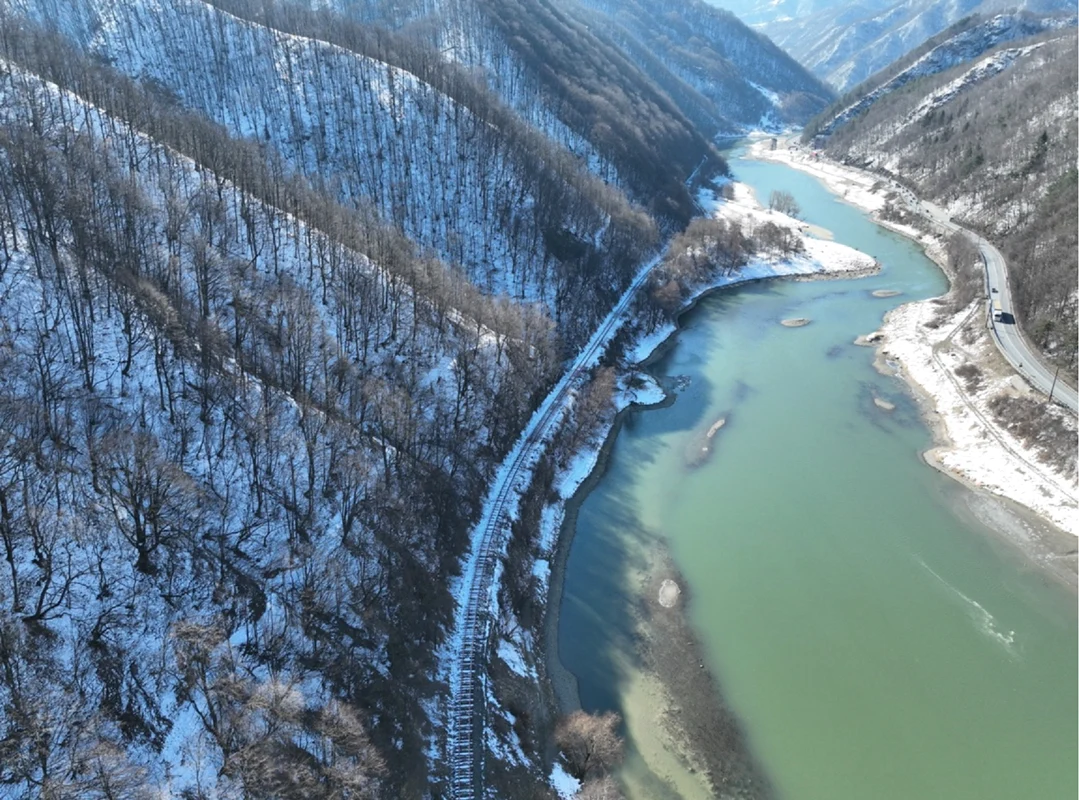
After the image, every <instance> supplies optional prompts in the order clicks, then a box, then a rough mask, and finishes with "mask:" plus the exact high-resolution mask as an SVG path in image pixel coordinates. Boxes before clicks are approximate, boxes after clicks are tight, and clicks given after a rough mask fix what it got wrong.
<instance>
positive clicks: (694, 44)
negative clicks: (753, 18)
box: [582, 0, 832, 134]
mask: <svg viewBox="0 0 1079 800" xmlns="http://www.w3.org/2000/svg"><path fill="white" fill-rule="evenodd" d="M582 5H584V6H585V7H586V8H588V9H590V10H592V11H593V15H592V17H591V19H592V20H593V23H594V24H595V25H596V26H597V27H598V28H601V29H603V30H604V31H605V33H606V35H608V36H610V37H611V38H612V39H613V40H615V41H616V42H618V43H619V45H621V46H622V47H623V48H625V49H626V51H627V52H629V53H630V54H631V55H632V56H633V57H634V60H635V61H636V62H637V63H638V64H639V65H640V66H641V68H642V69H643V70H644V71H645V72H647V73H648V74H649V75H650V76H651V77H652V78H653V79H654V80H655V81H656V82H657V83H659V84H660V85H662V86H664V88H666V89H667V91H668V93H669V94H670V95H671V97H673V98H674V99H675V100H676V101H677V102H679V104H680V105H681V106H682V107H683V110H684V111H685V112H686V113H687V114H688V115H689V116H690V117H691V118H693V119H694V121H695V122H697V124H698V125H700V126H701V127H704V128H705V129H707V130H709V131H717V132H719V133H721V134H731V133H739V132H743V131H745V130H747V129H752V128H758V127H764V128H770V127H774V126H777V125H784V124H800V123H803V122H805V121H806V119H808V118H809V117H810V116H812V115H813V114H814V113H816V111H818V110H819V109H820V108H822V107H823V105H824V104H825V103H827V102H828V101H829V100H830V99H831V96H832V93H831V91H830V90H829V89H828V88H827V87H826V86H824V85H823V84H822V83H821V82H820V81H819V80H817V79H816V78H814V77H813V76H812V75H810V74H809V73H808V72H807V71H806V70H805V69H804V68H803V67H802V66H801V65H800V64H798V63H797V62H796V61H795V60H794V59H792V58H791V57H790V56H788V55H787V54H786V53H785V52H783V51H782V50H781V49H780V48H779V47H777V46H776V45H774V44H773V43H772V42H771V41H770V40H769V39H767V38H766V37H764V36H762V35H760V34H758V33H757V32H755V31H753V30H751V29H750V28H748V27H746V26H745V25H744V24H743V23H742V22H740V21H739V20H738V19H737V18H736V17H735V16H734V15H732V14H729V13H726V12H724V11H721V10H719V9H716V8H715V7H713V6H710V5H708V4H707V3H704V2H701V0H688V1H687V2H683V3H680V4H679V5H678V6H677V7H676V8H672V7H671V6H670V5H669V4H667V3H663V2H658V0H582Z"/></svg>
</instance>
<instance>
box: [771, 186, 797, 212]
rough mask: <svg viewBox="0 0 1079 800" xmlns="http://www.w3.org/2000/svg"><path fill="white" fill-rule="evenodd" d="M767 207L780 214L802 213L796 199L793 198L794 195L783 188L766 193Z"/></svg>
mask: <svg viewBox="0 0 1079 800" xmlns="http://www.w3.org/2000/svg"><path fill="white" fill-rule="evenodd" d="M768 207H769V208H770V209H772V210H774V211H778V212H779V213H780V214H786V215H787V216H788V217H797V216H798V215H799V214H801V213H802V209H801V207H800V206H799V205H798V201H797V200H795V199H794V195H793V194H791V193H790V192H788V191H785V190H783V189H776V190H775V191H773V192H772V193H771V194H770V195H768Z"/></svg>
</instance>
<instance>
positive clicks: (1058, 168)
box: [821, 28, 1079, 368]
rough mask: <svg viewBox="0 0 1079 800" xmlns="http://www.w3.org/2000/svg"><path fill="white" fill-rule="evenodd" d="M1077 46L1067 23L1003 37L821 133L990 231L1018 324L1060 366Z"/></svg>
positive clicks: (1064, 352)
mask: <svg viewBox="0 0 1079 800" xmlns="http://www.w3.org/2000/svg"><path fill="white" fill-rule="evenodd" d="M1077 55H1079V53H1077V39H1076V31H1075V29H1074V28H1070V29H1066V30H1064V31H1051V32H1048V33H1043V34H1041V35H1040V36H1036V37H1033V38H1028V39H1022V40H1019V41H1015V42H1011V43H1010V44H1009V45H1001V46H998V47H996V48H993V49H990V50H988V51H987V52H984V53H981V54H980V55H977V56H975V57H974V58H972V59H971V60H969V61H967V62H964V63H961V64H958V65H955V66H953V67H952V68H951V69H948V70H945V71H943V72H939V73H937V74H929V75H922V76H915V77H912V78H911V79H910V80H909V81H907V82H906V83H904V85H903V86H902V88H901V89H899V90H896V91H891V92H884V93H880V94H877V95H874V96H873V98H874V99H873V100H872V102H869V103H868V104H866V105H864V107H862V108H861V110H860V113H859V114H858V115H856V116H848V115H843V114H841V115H840V118H841V121H840V122H838V123H837V124H835V125H834V126H830V127H829V126H826V127H828V129H831V130H832V131H833V132H832V134H831V135H830V136H828V137H821V138H822V140H826V143H825V144H824V146H825V147H826V149H827V151H828V152H829V153H830V154H831V155H832V156H833V157H835V158H839V159H843V160H845V161H847V162H849V163H854V164H858V165H862V166H866V167H869V168H871V169H876V170H879V171H881V172H883V173H886V174H890V175H895V176H898V177H900V178H901V179H902V180H904V181H905V182H909V183H910V185H912V186H914V187H916V191H917V193H918V194H920V195H922V196H925V197H927V198H929V199H931V200H934V201H935V202H937V203H939V204H940V205H942V206H944V207H946V208H947V209H948V210H949V211H950V212H951V214H952V215H953V216H954V217H955V218H956V219H957V220H959V221H961V222H962V223H963V224H964V225H966V226H967V227H971V228H974V229H976V230H979V231H981V232H982V233H983V234H984V235H985V236H986V237H987V238H989V239H990V240H991V241H993V242H994V243H995V244H996V245H997V246H998V247H999V248H1000V249H1001V251H1002V252H1003V253H1004V255H1005V257H1006V259H1007V261H1008V266H1009V276H1010V281H1011V284H1012V285H1011V288H1012V291H1013V295H1014V297H1015V301H1016V303H1017V306H1016V312H1017V316H1018V318H1019V320H1020V322H1021V323H1022V325H1023V329H1024V331H1025V332H1026V334H1027V335H1028V336H1029V337H1030V338H1031V339H1032V340H1033V341H1034V343H1035V345H1037V346H1038V347H1040V348H1041V349H1042V350H1043V351H1044V352H1045V353H1046V354H1048V355H1049V356H1050V357H1051V358H1052V359H1054V360H1056V361H1057V362H1058V363H1061V364H1062V365H1065V366H1068V367H1069V368H1074V366H1075V364H1076V316H1077V298H1076V282H1077V258H1079V255H1077V239H1076V231H1075V219H1076V218H1077V215H1079V211H1077V199H1076V193H1077V186H1076V157H1075V154H1076V151H1077V147H1079V132H1077V122H1076V119H1077V115H1079V108H1077V99H1076V94H1075V87H1076V85H1077V82H1079V71H1077V67H1076V61H1077ZM900 74H902V73H900ZM874 83H877V81H874ZM880 83H881V85H887V83H888V81H887V80H883V81H881V82H880Z"/></svg>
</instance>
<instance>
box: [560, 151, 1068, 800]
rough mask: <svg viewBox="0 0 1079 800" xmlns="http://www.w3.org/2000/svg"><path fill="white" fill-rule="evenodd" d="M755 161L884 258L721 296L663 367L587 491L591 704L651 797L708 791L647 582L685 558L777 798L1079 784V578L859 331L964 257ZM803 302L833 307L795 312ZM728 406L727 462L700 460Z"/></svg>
mask: <svg viewBox="0 0 1079 800" xmlns="http://www.w3.org/2000/svg"><path fill="white" fill-rule="evenodd" d="M731 163H732V169H733V171H734V173H735V177H736V178H737V179H738V180H740V181H742V182H744V183H747V184H749V185H750V186H752V187H753V188H754V189H755V190H756V191H757V194H758V196H760V197H767V196H768V194H769V192H771V191H772V190H773V189H785V190H787V191H790V192H791V193H792V194H793V195H794V196H795V199H796V200H797V202H798V203H799V205H800V206H801V208H802V209H803V217H804V218H805V219H806V221H807V222H810V223H813V224H815V225H818V226H821V227H823V228H826V229H828V230H830V231H832V232H833V234H834V236H835V238H836V239H837V240H838V241H840V242H843V243H845V244H848V245H851V246H853V247H856V248H858V249H860V250H862V251H864V252H866V253H869V254H871V255H873V256H875V257H876V258H877V259H878V260H879V261H880V262H881V263H882V265H883V269H882V272H881V273H880V274H879V275H877V276H874V277H870V278H865V279H860V280H844V281H811V282H793V281H773V282H769V283H761V284H753V285H748V286H745V287H742V288H738V289H733V290H726V291H722V292H719V293H716V294H714V295H711V296H710V297H708V298H707V299H705V300H704V301H703V302H702V303H701V304H700V305H699V306H698V307H697V308H696V309H694V310H693V311H692V312H690V313H688V314H687V315H686V316H685V317H684V318H683V320H682V322H683V327H682V329H681V330H680V331H679V332H678V334H676V339H675V341H674V343H673V345H672V346H671V347H670V348H669V349H668V350H667V351H666V353H665V354H664V355H663V356H662V357H661V358H659V359H658V360H656V361H655V362H654V363H652V364H651V365H649V367H648V370H649V372H651V373H652V374H653V375H655V376H656V377H657V378H658V379H659V381H660V382H661V383H662V384H663V385H665V386H666V387H668V388H669V389H670V390H671V391H672V392H673V393H674V401H673V402H672V403H670V404H669V405H666V406H665V407H661V408H655V409H643V410H635V411H632V412H630V413H629V414H627V415H626V417H625V418H624V424H623V425H622V427H621V429H620V431H619V433H618V435H617V439H616V440H615V441H614V443H613V446H612V448H611V449H610V451H609V457H608V459H607V462H606V466H605V472H604V473H603V475H602V477H601V478H600V479H599V480H598V481H597V482H596V483H595V485H594V486H593V487H592V489H591V491H590V493H589V494H588V496H587V497H586V498H585V499H584V500H583V501H582V502H581V504H580V509H579V513H578V515H577V519H576V531H575V534H574V538H573V542H572V546H571V550H570V554H569V557H568V561H567V564H566V568H565V570H566V571H565V582H564V586H563V595H562V605H561V616H560V622H559V629H558V650H559V655H560V658H561V660H562V663H563V665H564V666H565V667H566V668H567V669H568V670H569V671H570V672H571V673H572V674H573V675H575V676H576V678H577V681H578V686H579V693H580V700H581V703H582V705H583V706H584V707H585V708H586V709H592V710H599V709H615V710H617V711H619V712H621V713H622V715H623V717H624V718H625V720H626V729H625V733H626V737H627V743H628V748H627V749H628V753H627V759H626V762H625V765H624V767H623V769H622V770H621V773H620V777H621V779H622V781H623V784H624V786H625V788H626V791H627V793H628V796H629V797H630V798H631V800H646V799H647V800H657V799H658V798H661V797H663V798H666V797H672V798H679V797H680V798H684V800H697V798H704V797H707V796H709V793H708V791H707V790H706V789H704V788H703V783H702V780H701V777H700V774H699V773H695V772H694V771H693V769H692V768H691V765H688V764H687V763H686V762H685V760H684V757H683V756H684V749H683V748H682V747H680V746H679V745H677V744H675V743H673V742H672V741H671V740H670V739H669V738H667V737H665V736H663V735H662V733H661V728H662V726H659V725H657V719H658V718H659V715H660V714H661V712H662V710H663V708H664V707H665V705H666V704H669V701H670V698H669V697H666V699H664V697H665V695H664V693H663V690H662V688H661V687H662V686H663V681H664V679H665V678H668V677H669V676H664V675H662V674H660V675H657V674H655V673H654V671H653V670H651V669H650V668H649V666H648V665H649V664H653V663H655V659H654V658H652V659H649V657H648V656H647V653H645V652H643V650H644V649H645V647H646V645H645V644H644V643H646V642H649V641H650V637H649V631H648V625H649V622H648V620H647V619H646V618H647V616H648V615H647V614H645V613H643V612H642V608H643V607H644V606H645V605H646V603H645V600H646V597H645V595H646V594H647V593H649V592H652V591H654V588H655V585H654V578H655V575H656V569H657V566H656V565H657V563H659V562H662V561H663V560H664V559H665V558H668V557H669V559H670V562H672V563H673V567H674V569H675V570H676V571H677V572H678V573H680V575H681V579H682V580H683V581H684V584H685V589H686V593H685V594H684V595H683V596H684V597H687V598H688V603H687V604H686V613H687V614H688V622H689V624H690V627H691V629H692V631H693V632H694V633H695V634H696V638H697V640H698V641H699V644H700V652H701V654H702V655H701V658H702V659H703V661H704V662H706V664H705V666H707V668H708V670H710V672H711V674H713V675H714V676H715V678H716V680H717V681H718V684H719V687H720V690H719V691H720V692H721V693H722V696H723V702H724V703H725V704H726V706H727V707H729V708H730V709H732V710H733V711H734V713H735V714H736V715H737V716H738V717H739V718H740V720H741V723H742V726H743V728H744V732H745V735H746V738H747V741H748V745H749V748H750V750H751V752H752V754H753V757H754V758H755V760H756V761H757V762H758V763H759V765H760V768H761V769H762V771H763V772H764V773H765V774H766V775H767V778H768V780H769V781H770V783H771V784H772V785H773V786H774V790H775V791H774V793H775V795H776V796H777V797H780V798H790V799H791V800H893V799H894V800H913V799H914V798H918V799H919V800H923V799H925V798H947V799H948V800H962V799H963V798H970V799H971V800H975V799H976V800H994V799H996V798H999V800H1014V799H1015V798H1038V799H1039V800H1053V799H1055V798H1061V800H1073V799H1074V798H1075V797H1076V796H1077V793H1079V785H1077V777H1076V776H1077V756H1076V753H1077V748H1079V736H1077V732H1076V708H1077V705H1079V693H1077V678H1079V674H1077V635H1076V611H1075V605H1076V601H1075V595H1074V593H1073V591H1072V590H1070V589H1069V588H1067V587H1064V586H1062V585H1060V584H1059V583H1058V582H1056V581H1054V580H1052V579H1051V578H1050V577H1049V576H1048V575H1047V574H1046V573H1045V572H1044V571H1043V570H1041V569H1039V568H1037V567H1035V566H1034V565H1032V564H1031V563H1030V561H1029V559H1027V558H1026V557H1025V556H1024V555H1023V554H1022V553H1021V552H1019V551H1018V550H1017V549H1016V548H1015V547H1014V546H1013V545H1012V544H1010V543H1009V542H1007V541H1005V540H1003V539H1002V538H1001V537H1000V536H998V535H996V534H995V533H994V532H993V531H991V530H989V529H987V528H986V527H984V525H983V523H982V522H981V521H980V520H981V519H982V518H984V517H985V513H984V507H985V504H986V501H985V499H984V498H981V497H979V496H976V495H974V494H973V493H972V492H970V491H969V490H967V489H965V488H964V487H962V486H960V485H959V484H957V483H955V482H954V481H952V480H950V479H948V478H946V477H945V476H943V475H941V474H939V473H937V472H936V471H935V470H933V469H931V468H930V467H928V466H927V465H925V463H924V462H923V461H922V460H921V458H920V453H921V452H922V451H924V450H925V449H926V448H927V447H928V446H929V444H930V436H929V432H928V431H927V429H926V427H925V425H924V424H923V423H922V421H921V419H920V417H919V414H918V410H917V407H916V405H915V403H914V401H913V399H912V398H911V396H910V394H909V393H908V391H906V389H905V387H904V386H903V385H902V384H900V383H899V382H898V379H895V378H890V377H886V376H882V375H880V374H878V373H877V372H876V370H874V368H873V366H872V360H873V352H872V350H870V349H867V348H860V347H857V346H855V345H853V344H852V342H853V339H854V338H855V337H856V336H857V335H858V334H863V333H867V332H869V331H873V330H875V329H876V328H878V327H879V326H880V322H881V318H882V317H883V315H884V313H885V312H886V311H887V310H888V309H889V308H892V307H894V306H896V305H898V304H899V303H902V302H906V301H908V300H912V299H919V298H923V297H930V296H934V295H937V294H940V293H941V292H943V291H944V290H945V288H946V281H945V279H944V277H943V275H942V274H941V273H940V271H939V269H937V268H936V266H935V265H934V264H933V263H932V262H931V261H929V260H928V259H927V258H926V257H925V255H924V254H923V253H922V252H921V250H920V248H918V247H917V246H916V245H915V244H914V243H913V242H911V241H909V240H908V239H905V238H903V237H901V236H898V235H896V234H893V233H891V232H889V231H886V230H884V229H882V228H880V227H879V226H877V225H875V224H874V223H873V222H872V221H871V220H870V219H869V218H868V217H867V216H866V215H865V214H864V213H863V212H861V211H859V210H857V209H855V208H853V207H852V206H849V205H846V204H844V203H842V202H840V201H838V200H837V199H836V198H835V197H834V196H833V195H831V194H830V193H829V192H828V191H827V190H826V189H825V188H824V187H823V186H822V185H821V184H819V183H818V182H817V181H816V180H815V179H814V178H812V177H810V176H807V175H805V174H803V173H800V172H797V171H795V170H792V169H790V168H788V167H785V166H783V165H780V164H773V163H764V162H756V161H750V160H745V159H743V158H740V157H738V155H737V154H736V155H735V157H733V158H732V162H731ZM877 289H893V290H898V291H901V292H902V293H903V294H902V295H900V296H897V297H893V298H887V299H881V298H875V297H872V296H871V292H872V291H873V290H877ZM790 317H806V318H809V319H810V320H812V322H811V324H809V325H808V326H806V327H802V328H785V327H782V326H781V325H780V324H779V322H780V320H782V319H785V318H790ZM874 398H880V399H882V400H885V401H888V402H890V403H893V404H894V405H895V409H894V410H892V411H887V410H885V409H882V408H880V407H879V406H878V405H877V404H875V403H874ZM720 417H726V419H727V423H726V424H725V425H724V426H723V427H722V428H721V429H720V430H719V431H718V432H717V433H716V435H715V438H714V440H713V444H714V446H713V454H712V456H711V458H709V459H708V460H706V461H705V462H704V463H703V464H702V465H700V466H698V467H695V468H692V467H689V466H687V461H688V460H691V459H689V458H688V456H687V452H688V451H691V450H692V449H693V448H694V447H695V446H696V445H695V444H694V443H695V442H699V441H700V436H701V433H702V431H706V430H707V429H708V428H709V427H710V426H711V425H712V423H713V422H715V421H716V420H717V419H719V418H720ZM979 508H982V509H983V512H982V513H981V514H980V515H979V514H978V513H974V511H975V510H977V509H979ZM997 513H998V514H1008V513H1010V512H1004V511H1000V510H999V509H998V512H997ZM1013 521H1016V522H1017V523H1019V524H1021V517H1020V518H1015V517H1013ZM686 699H687V698H681V699H680V702H682V703H683V704H684V703H685V701H686ZM690 700H691V699H690ZM695 744H696V746H698V747H708V746H710V745H708V744H704V743H700V742H697V743H695Z"/></svg>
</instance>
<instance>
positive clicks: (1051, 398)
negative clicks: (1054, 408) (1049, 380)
mask: <svg viewBox="0 0 1079 800" xmlns="http://www.w3.org/2000/svg"><path fill="white" fill-rule="evenodd" d="M1059 374H1060V367H1057V371H1056V372H1054V373H1053V385H1052V386H1050V387H1049V402H1050V403H1052V402H1053V390H1054V389H1056V388H1057V376H1058V375H1059Z"/></svg>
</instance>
